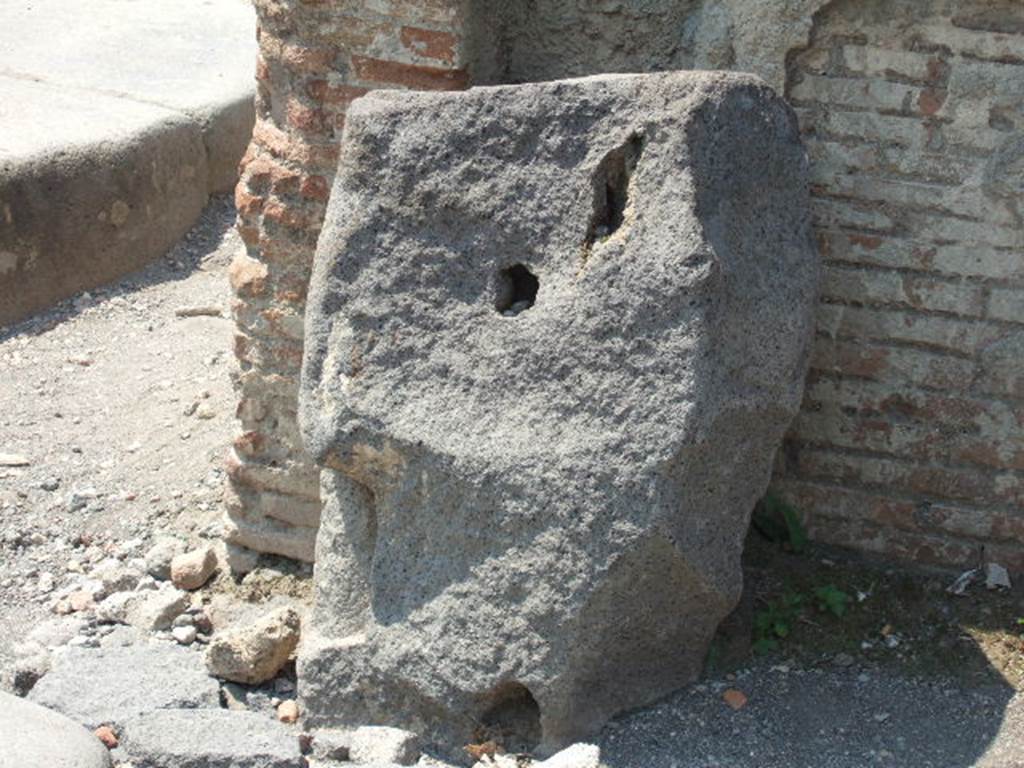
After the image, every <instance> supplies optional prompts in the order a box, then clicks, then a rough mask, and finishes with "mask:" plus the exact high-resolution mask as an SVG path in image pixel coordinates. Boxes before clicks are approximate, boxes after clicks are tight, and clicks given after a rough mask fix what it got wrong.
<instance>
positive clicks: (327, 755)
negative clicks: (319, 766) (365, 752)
mask: <svg viewBox="0 0 1024 768" xmlns="http://www.w3.org/2000/svg"><path fill="white" fill-rule="evenodd" d="M311 747H312V752H313V758H314V759H316V760H338V761H342V762H347V761H348V759H349V753H350V750H351V748H352V731H348V730H342V729H340V728H324V729H323V730H320V731H317V732H316V733H315V734H314V735H313V743H312V744H311Z"/></svg>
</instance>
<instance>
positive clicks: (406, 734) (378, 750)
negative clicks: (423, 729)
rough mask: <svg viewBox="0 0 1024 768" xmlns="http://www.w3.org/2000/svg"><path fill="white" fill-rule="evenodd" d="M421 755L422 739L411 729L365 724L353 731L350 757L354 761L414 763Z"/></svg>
mask: <svg viewBox="0 0 1024 768" xmlns="http://www.w3.org/2000/svg"><path fill="white" fill-rule="evenodd" d="M419 757H420V740H419V737H418V736H417V735H416V734H415V733H412V732H411V731H403V730H402V729H401V728H389V727H387V726H383V725H364V726H361V727H359V728H356V729H355V731H353V732H352V741H351V743H350V746H349V759H350V760H351V761H352V762H354V763H395V764H397V765H414V764H415V763H416V761H417V760H418V759H419Z"/></svg>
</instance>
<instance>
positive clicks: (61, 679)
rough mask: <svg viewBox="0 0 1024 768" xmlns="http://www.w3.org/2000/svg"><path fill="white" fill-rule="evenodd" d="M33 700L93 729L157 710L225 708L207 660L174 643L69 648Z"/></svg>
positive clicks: (35, 690)
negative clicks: (206, 667)
mask: <svg viewBox="0 0 1024 768" xmlns="http://www.w3.org/2000/svg"><path fill="white" fill-rule="evenodd" d="M29 698H30V699H31V700H32V701H35V702H36V703H38V704H42V705H43V706H46V707H50V708H52V709H55V710H57V711H58V712H63V713H64V714H65V715H67V716H68V717H70V718H72V719H73V720H77V721H78V722H80V723H82V725H85V726H87V727H89V728H96V727H98V726H100V725H115V726H117V725H119V724H120V723H123V722H124V720H125V719H126V718H128V717H131V716H132V715H134V714H137V713H141V712H146V711H149V710H153V709H168V708H189V707H196V708H217V707H219V706H220V696H219V689H218V686H217V681H216V680H214V679H213V678H211V677H210V676H209V675H207V674H206V670H205V669H203V661H202V656H200V655H199V654H198V653H195V652H193V651H187V650H185V649H183V648H179V647H178V646H175V645H171V644H170V643H149V644H147V645H132V646H127V647H114V648H73V649H72V648H69V649H67V650H64V651H62V652H60V653H58V654H55V655H54V658H53V667H52V669H51V670H50V672H49V673H47V675H46V676H45V677H44V678H43V679H42V680H40V681H39V682H38V683H36V685H35V687H34V688H33V689H32V692H31V693H30V694H29Z"/></svg>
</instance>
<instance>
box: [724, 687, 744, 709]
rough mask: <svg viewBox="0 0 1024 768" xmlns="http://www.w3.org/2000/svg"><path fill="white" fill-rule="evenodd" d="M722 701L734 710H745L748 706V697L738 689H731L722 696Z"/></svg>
mask: <svg viewBox="0 0 1024 768" xmlns="http://www.w3.org/2000/svg"><path fill="white" fill-rule="evenodd" d="M722 701H724V702H725V703H726V704H728V705H729V706H730V707H732V708H733V709H743V707H745V706H747V695H746V694H745V693H744V692H743V691H740V690H737V689H736V688H730V689H728V690H727V691H726V692H725V693H723V694H722Z"/></svg>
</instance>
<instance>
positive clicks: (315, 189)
mask: <svg viewBox="0 0 1024 768" xmlns="http://www.w3.org/2000/svg"><path fill="white" fill-rule="evenodd" d="M299 193H300V194H301V195H302V196H303V197H308V198H310V199H311V200H320V201H321V202H327V198H328V197H330V194H331V185H330V183H329V182H328V181H327V179H325V178H324V177H323V176H316V175H314V176H307V177H306V178H305V179H303V181H302V186H301V187H300V188H299Z"/></svg>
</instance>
